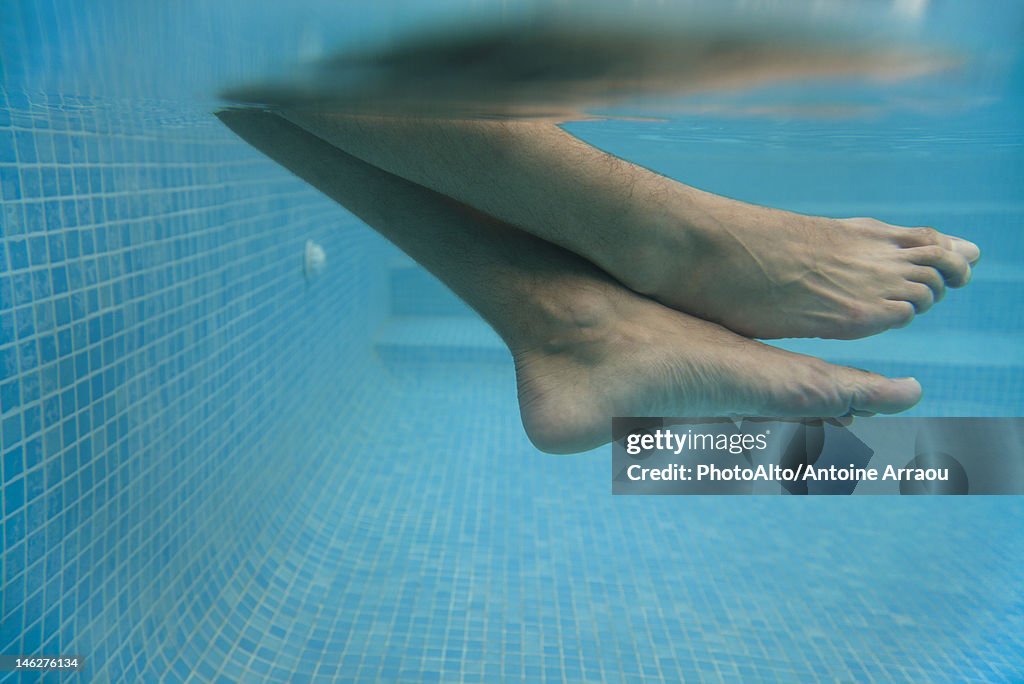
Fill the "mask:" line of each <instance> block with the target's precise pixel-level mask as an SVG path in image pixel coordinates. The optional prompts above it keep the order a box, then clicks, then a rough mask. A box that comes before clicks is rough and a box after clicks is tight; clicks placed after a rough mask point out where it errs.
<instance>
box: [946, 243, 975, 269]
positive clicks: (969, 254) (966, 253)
mask: <svg viewBox="0 0 1024 684" xmlns="http://www.w3.org/2000/svg"><path fill="white" fill-rule="evenodd" d="M951 239H952V241H953V251H954V252H956V253H957V254H960V255H961V256H962V257H963V258H964V259H967V263H969V264H970V265H971V266H973V265H974V264H976V263H978V260H979V259H981V248H979V247H978V245H976V244H974V243H973V242H971V241H970V240H964V239H963V238H958V237H954V238H951Z"/></svg>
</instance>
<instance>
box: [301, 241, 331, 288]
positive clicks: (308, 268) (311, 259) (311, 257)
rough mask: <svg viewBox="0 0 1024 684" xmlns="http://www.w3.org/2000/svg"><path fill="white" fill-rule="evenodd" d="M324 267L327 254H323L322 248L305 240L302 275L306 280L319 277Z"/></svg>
mask: <svg viewBox="0 0 1024 684" xmlns="http://www.w3.org/2000/svg"><path fill="white" fill-rule="evenodd" d="M326 265H327V254H326V253H325V252H324V248H323V247H321V246H320V245H318V244H317V243H315V242H313V241H312V240H306V251H305V253H304V254H303V259H302V273H303V274H304V275H305V276H306V279H307V280H308V279H310V278H312V277H313V276H316V275H319V274H320V272H321V271H323V270H324V266H326Z"/></svg>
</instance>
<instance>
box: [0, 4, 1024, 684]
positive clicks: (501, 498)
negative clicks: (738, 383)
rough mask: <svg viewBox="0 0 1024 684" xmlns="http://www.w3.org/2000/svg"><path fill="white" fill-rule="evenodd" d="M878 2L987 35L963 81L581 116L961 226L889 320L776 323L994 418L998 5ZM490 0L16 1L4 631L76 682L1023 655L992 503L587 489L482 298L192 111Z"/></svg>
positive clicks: (908, 665) (1, 134)
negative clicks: (63, 662) (862, 111)
mask: <svg viewBox="0 0 1024 684" xmlns="http://www.w3.org/2000/svg"><path fill="white" fill-rule="evenodd" d="M769 4H770V3H766V5H769ZM825 4H827V3H825ZM897 4H899V5H901V6H904V7H906V6H921V7H924V10H925V14H924V17H923V18H922V19H920V21H921V22H923V23H921V24H919V26H920V27H921V28H920V29H919V30H922V31H924V30H928V31H933V32H935V33H936V35H940V36H941V35H944V32H949V31H951V29H952V28H956V29H958V34H959V35H961V39H962V40H963V41H964V44H965V45H967V46H969V47H972V48H975V49H976V50H977V55H978V56H979V58H980V59H983V60H984V63H985V64H986V65H987V66H986V69H984V70H983V71H981V72H971V73H972V74H973V76H974V78H965V79H963V82H960V84H959V85H960V86H961V89H960V90H958V91H957V97H956V98H950V99H943V98H939V99H938V100H935V99H934V98H932V97H931V96H933V95H934V93H933V92H929V91H927V89H921V90H913V89H911V90H909V91H905V92H904V94H905V95H906V96H907V97H906V98H905V99H906V100H908V101H910V103H909V104H908V103H907V102H903V103H902V104H900V103H897V105H899V106H896V107H894V108H893V109H892V110H889V109H886V110H885V111H883V112H882V113H881V114H879V115H878V116H873V117H866V118H865V117H857V118H853V119H842V118H840V119H822V118H818V117H800V116H794V117H779V116H768V117H755V118H751V117H749V116H739V115H738V114H737V112H724V113H723V112H721V111H717V112H711V113H708V112H699V111H693V112H689V113H683V114H679V115H675V116H672V117H669V118H668V119H665V120H659V121H635V120H623V119H619V120H609V121H591V122H584V123H576V124H571V125H570V130H572V131H573V132H574V133H576V134H578V135H579V136H581V137H583V138H584V139H586V140H588V141H590V142H593V143H594V144H596V145H598V146H599V147H601V148H602V149H606V150H608V151H610V152H614V153H616V154H620V155H622V156H624V157H627V158H629V159H631V160H633V161H636V162H639V163H641V164H644V165H646V166H649V167H651V168H653V169H655V170H658V171H660V172H662V173H665V174H668V175H671V176H673V177H676V178H679V179H681V180H685V181H686V182H688V183H691V184H693V185H696V186H698V187H702V188H705V189H708V190H713V191H715V192H718V193H721V194H725V195H730V196H735V197H739V198H742V199H745V200H749V201H753V202H759V203H764V204H769V205H773V206H782V207H786V208H790V209H796V210H799V211H805V212H813V213H823V214H833V215H843V216H857V215H870V216H876V217H878V218H881V219H883V220H887V221H891V222H893V223H901V224H907V225H917V224H921V225H934V226H935V227H937V228H939V229H943V230H949V231H951V232H956V233H957V234H960V235H963V236H964V237H967V238H969V239H972V240H974V241H976V242H978V243H979V244H980V245H981V246H982V249H983V250H984V253H985V256H984V261H983V262H982V264H981V265H980V266H979V267H978V269H977V272H976V276H975V280H974V282H972V284H971V285H970V287H968V288H966V289H964V290H962V291H954V292H951V293H950V294H949V295H948V296H947V300H946V301H944V302H943V303H942V304H941V305H940V306H938V307H936V309H935V310H934V311H932V312H931V313H929V314H928V315H926V316H924V317H922V318H921V319H920V320H918V321H915V323H914V325H912V326H911V327H909V328H907V329H904V330H898V331H891V332H889V333H886V334H884V335H882V336H879V337H876V338H871V339H868V340H863V341H857V342H836V343H833V342H823V341H799V342H797V341H793V342H789V341H787V342H784V343H783V344H784V345H788V346H791V347H792V348H794V349H800V350H807V351H810V352H813V353H816V354H820V355H822V356H825V357H826V358H828V359H829V360H835V361H840V362H843V363H849V364H854V365H858V366H862V367H867V368H871V369H873V370H877V371H880V372H884V373H890V374H893V375H905V374H913V375H915V376H916V377H918V378H919V379H920V380H921V382H922V384H923V385H924V387H925V392H926V398H925V400H924V401H923V402H922V403H921V404H920V405H919V406H918V407H916V408H915V409H914V411H915V412H916V413H917V414H919V415H939V416H947V415H970V416H1016V415H1020V413H1021V408H1022V405H1024V393H1022V387H1024V383H1022V371H1024V354H1022V351H1024V349H1022V343H1021V339H1022V335H1021V332H1022V330H1024V320H1022V315H1024V314H1022V308H1021V306H1020V298H1021V295H1022V294H1024V273H1022V271H1021V268H1020V263H1021V259H1022V258H1024V239H1022V233H1021V230H1020V225H1021V219H1022V217H1024V202H1022V197H1021V191H1020V188H1021V187H1024V183H1022V181H1024V164H1022V160H1024V154H1022V142H1024V141H1022V134H1021V130H1020V125H1019V121H1020V118H1021V112H1022V109H1024V106H1022V105H1024V101H1022V93H1024V90H1022V89H1021V81H1020V75H1021V64H1022V62H1021V59H1020V52H1019V48H1018V47H1017V42H1019V41H1016V36H1017V34H1016V33H1015V31H1017V29H1016V26H1019V24H1020V19H1021V8H1019V7H1016V6H1010V5H1005V6H1000V8H999V10H998V11H996V10H993V11H992V12H990V13H987V14H985V15H981V14H977V13H971V11H970V9H969V8H968V7H966V3H964V4H963V6H960V7H946V6H939V5H935V6H933V7H928V6H927V5H928V3H897ZM503 5H504V3H497V2H495V3H464V2H461V1H455V0H452V1H451V2H447V3H442V4H433V3H432V4H429V6H428V4H427V3H415V2H389V3H383V4H380V5H374V7H372V8H371V7H369V6H359V7H355V6H346V7H333V6H329V5H327V4H326V3H325V4H324V5H323V6H321V4H320V3H313V2H309V3H303V5H302V7H301V8H300V9H298V10H296V9H295V8H294V7H289V8H287V9H286V8H283V7H282V8H281V9H272V8H260V9H259V10H258V11H254V10H252V8H251V7H248V6H247V4H246V3H240V2H219V3H216V6H209V5H208V4H204V3H199V2H186V3H176V4H173V5H166V6H164V5H161V6H142V5H138V6H126V5H125V4H123V3H108V4H107V5H106V6H105V7H87V6H85V5H82V4H80V3H73V2H68V1H66V0H52V1H51V2H46V3H32V2H14V3H10V4H9V11H8V8H5V12H4V17H3V19H0V31H2V33H0V69H2V88H0V232H2V235H3V239H2V241H0V410H2V430H0V440H2V443H0V454H2V462H0V468H2V470H0V473H2V482H3V488H2V499H0V516H2V520H0V522H2V524H0V529H2V534H3V557H2V558H3V566H2V575H0V576H2V581H3V583H2V599H0V609H2V615H0V653H2V654H16V653H20V654H46V655H57V654H79V655H82V656H84V657H85V660H86V666H85V668H86V677H87V679H88V680H90V681H153V680H158V679H161V678H163V679H166V680H168V681H186V680H188V681H289V682H294V681H315V680H323V681H333V680H360V681H456V680H458V681H492V680H495V679H502V680H511V681H517V680H524V681H540V680H543V681H581V680H587V681H598V680H610V681H680V680H685V681H737V682H751V681H782V682H790V681H817V680H819V679H822V678H826V679H829V680H834V681H892V680H900V681H902V680H906V681H915V682H918V681H956V682H959V681H1015V680H1019V679H1020V678H1021V676H1022V673H1024V641H1022V637H1021V634H1024V624H1022V623H1024V620H1022V615H1024V599H1022V593H1021V585H1020V578H1019V570H1014V568H1019V567H1020V566H1021V565H1022V562H1024V546H1022V544H1021V531H1020V525H1019V522H1018V521H1019V519H1020V516H1021V514H1022V512H1024V511H1022V506H1021V504H1020V502H1019V500H1017V499H1010V498H1002V499H995V498H971V499H967V498H959V499H956V500H943V499H937V498H924V499H917V500H898V499H893V498H871V499H867V500H859V501H856V502H854V501H849V502H844V501H833V500H829V499H826V498H810V499H809V500H795V499H778V498H755V497H739V498H735V499H731V498H730V499H724V498H705V497H701V498H697V497H612V496H611V495H610V487H609V481H608V472H607V471H608V468H607V464H608V455H609V454H608V450H607V449H599V450H596V451H594V452H591V453H588V454H585V455H580V456H573V457H553V456H548V455H544V454H541V453H539V452H537V451H536V450H535V449H534V448H533V447H532V446H531V445H530V444H529V442H528V441H527V439H526V437H525V436H524V435H523V433H522V428H521V425H520V422H519V417H518V409H517V406H516V401H515V382H514V378H513V377H512V373H511V359H510V358H509V357H508V354H507V352H506V351H505V350H504V348H503V347H502V346H501V345H500V343H499V342H498V340H497V338H496V337H495V336H494V334H493V333H491V332H490V331H489V329H487V328H486V326H485V325H484V324H483V323H482V322H480V321H479V320H478V319H477V318H476V317H475V315H473V314H472V313H471V312H470V311H469V310H468V309H467V308H466V307H465V306H464V305H463V304H461V303H460V302H459V301H458V300H456V299H455V298H454V297H453V296H452V295H450V294H448V293H447V292H446V291H444V289H443V288H442V287H441V286H440V285H439V284H438V283H437V282H436V281H435V280H433V279H432V277H430V276H429V275H427V274H426V273H425V272H424V271H423V270H421V269H420V268H419V267H418V266H416V265H415V264H414V263H412V262H411V261H409V260H408V259H407V258H406V257H404V256H403V255H401V254H400V253H399V252H398V251H397V250H395V249H394V248H393V247H391V246H390V245H388V244H387V243H386V242H385V241H384V240H383V239H381V238H379V237H378V236H376V235H375V234H374V233H372V232H371V231H370V230H369V229H367V228H366V227H365V226H363V225H362V224H360V223H359V222H358V221H356V220H355V219H354V218H352V217H351V216H350V215H348V214H347V213H346V212H344V211H343V210H341V209H339V208H338V207H337V206H336V205H334V204H333V203H331V202H330V201H328V200H326V199H325V198H323V197H322V196H320V195H318V194H317V193H316V192H315V191H313V190H311V189H310V188H308V187H307V186H306V185H304V184H303V183H302V182H300V181H298V180H297V179H295V178H293V177H291V176H289V175H288V174H287V173H286V172H284V171H282V170H281V169H279V168H278V167H277V166H275V165H274V164H273V163H271V162H269V161H267V160H266V159H265V158H263V157H261V156H260V155H259V154H258V153H256V152H255V151H253V150H252V149H250V148H249V147H247V146H246V145H244V144H243V143H241V142H240V141H239V140H237V139H236V138H235V137H234V136H233V135H232V134H231V133H230V132H229V131H227V130H226V129H225V128H224V127H223V126H221V125H220V124H219V122H217V121H216V119H214V118H213V117H212V116H211V114H210V113H211V112H212V111H213V109H214V108H215V107H216V106H217V104H218V103H217V101H216V99H215V98H214V94H215V93H216V92H217V91H218V90H219V89H220V88H222V87H223V86H224V85H225V84H230V83H236V82H241V81H244V80H246V79H252V78H256V77H259V76H261V75H262V74H264V73H266V72H268V71H271V70H273V69H277V68H279V67H280V66H281V64H283V63H285V62H287V61H288V60H294V59H295V58H296V57H315V56H317V55H320V54H323V52H324V51H325V50H329V49H331V48H332V47H336V46H338V45H352V44H356V45H358V44H362V43H363V42H365V41H370V40H372V39H380V38H381V37H382V36H388V35H392V34H398V33H401V32H403V31H407V30H409V28H410V27H416V26H418V25H420V24H422V23H425V22H432V21H438V20H440V19H442V18H450V17H451V16H460V17H462V18H463V19H466V18H472V17H475V16H480V17H483V16H491V15H492V14H495V13H498V12H500V11H501V10H502V9H503ZM504 10H505V11H508V8H504ZM1015 41H1016V42H1015ZM979 46H983V47H979ZM979 74H980V75H981V76H984V78H978V77H977V76H978V75H979ZM869 95H870V93H869ZM911 96H913V97H911ZM951 100H952V101H951ZM922 103H924V104H922ZM936 103H937V104H941V105H942V107H941V108H939V109H938V111H936V106H931V105H936ZM887 104H891V103H887ZM925 105H929V106H925ZM307 240H313V241H314V242H316V243H318V244H320V245H322V246H323V248H324V250H325V253H326V254H327V260H328V261H327V268H326V269H325V271H324V272H323V274H321V275H320V276H319V277H317V278H314V279H311V280H309V281H308V282H307V281H306V280H305V279H304V278H303V275H302V254H303V250H304V246H305V244H306V241H307ZM17 676H18V675H8V678H7V679H3V681H8V680H11V681H14V680H15V678H16V677H17Z"/></svg>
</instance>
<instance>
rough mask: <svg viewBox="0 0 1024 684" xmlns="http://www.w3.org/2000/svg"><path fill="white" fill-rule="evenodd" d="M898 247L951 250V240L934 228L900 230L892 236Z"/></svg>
mask: <svg viewBox="0 0 1024 684" xmlns="http://www.w3.org/2000/svg"><path fill="white" fill-rule="evenodd" d="M893 237H894V239H895V240H896V244H898V245H899V246H900V247H931V246H935V247H941V248H942V249H949V250H952V249H953V239H952V238H950V237H949V236H948V235H946V234H944V233H940V232H939V231H937V230H935V229H934V228H900V229H898V230H897V231H896V233H895V234H894V235H893Z"/></svg>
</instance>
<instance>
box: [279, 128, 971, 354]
mask: <svg viewBox="0 0 1024 684" xmlns="http://www.w3.org/2000/svg"><path fill="white" fill-rule="evenodd" d="M284 116H285V117H287V118H288V119H289V120H290V121H292V122H293V123H296V124H298V125H300V126H301V127H303V128H305V129H307V130H309V131H311V132H312V133H314V134H316V135H317V136H319V137H321V138H323V139H324V140H326V141H327V142H329V143H331V144H332V145H334V146H336V147H338V148H340V149H343V150H345V151H346V152H348V153H350V154H352V155H354V156H356V157H359V158H360V159H362V160H364V161H366V162H368V163H370V164H372V165H374V166H377V167H379V168H381V169H383V170H385V171H388V172H390V173H393V174H395V175H398V176H401V177H403V178H407V179H409V180H411V181H413V182H415V183H418V184H420V185H423V186H425V187H427V188H430V189H432V190H435V191H437V192H439V193H441V194H444V195H447V196H449V197H452V198H454V199H456V200H458V201H460V202H462V203H464V204H467V205H469V206H472V207H474V208H476V209H478V210H480V211H482V212H484V213H486V214H488V215H490V216H494V217H496V218H498V219H500V220H502V221H505V222H507V223H509V224H511V225H513V226H516V227H518V228H520V229H522V230H524V231H526V232H529V233H531V234H533V235H536V236H538V237H540V238H542V239H544V240H546V241H548V242H553V243H555V244H558V245H561V246H562V247H565V248H566V249H569V250H570V251H572V252H575V253H576V254H579V255H580V256H583V257H584V258H586V259H588V260H589V261H591V262H592V263H594V264H596V265H598V266H600V267H601V268H602V269H604V270H605V271H607V272H608V273H609V274H611V275H612V276H614V277H615V278H616V279H618V280H619V281H620V282H622V283H623V284H625V285H626V286H628V287H630V288H632V289H633V290H634V291H636V292H640V293H643V294H646V295H648V296H650V297H652V298H653V299H656V300H658V301H660V302H662V303H663V304H665V305H667V306H670V307H672V308H675V309H678V310H680V311H685V312H687V313H690V314H693V315H695V316H698V317H700V318H704V319H706V320H710V321H714V322H716V323H720V324H722V325H724V326H725V327H727V328H730V329H732V330H733V331H735V332H738V333H741V334H743V335H747V336H750V337H763V338H775V337H830V338H856V337H864V336H867V335H872V334H875V333H878V332H881V331H883V330H886V329H888V328H893V327H899V326H902V325H906V324H907V323H909V322H910V320H911V319H912V318H913V317H914V315H915V313H921V312H924V311H926V310H927V309H928V308H930V307H931V305H932V304H933V303H934V302H935V301H937V300H938V299H940V298H941V297H942V295H943V294H944V291H945V288H946V287H947V286H949V287H960V286H962V285H965V284H966V283H967V281H968V279H969V278H970V271H971V268H970V264H971V263H973V262H975V261H976V260H977V259H978V255H979V252H978V248H977V247H976V246H975V245H973V244H972V243H970V242H967V241H964V240H960V239H957V238H953V237H950V236H947V235H943V234H941V233H937V232H935V231H933V230H930V229H927V228H903V227H899V226H892V225H888V224H885V223H882V222H881V221H876V220H873V219H831V218H822V217H815V216H804V215H801V214H794V213H791V212H786V211H780V210H776V209H769V208H766V207H759V206H755V205H751V204H746V203H744V202H739V201H735V200H731V199H728V198H725V197H721V196H718V195H713V194H710V193H707V192H703V191H700V190H697V189H695V188H691V187H688V186H686V185H683V184H682V183H678V182H676V181H673V180H671V179H669V178H666V177H665V176H661V175H658V174H656V173H653V172H651V171H648V170H647V169H644V168H642V167H639V166H636V165H635V164H630V163H629V162H626V161H623V160H621V159H618V158H616V157H614V156H612V155H609V154H606V153H604V152H601V151H600V150H598V149H596V148H594V147H592V146H590V145H587V144H586V143H584V142H583V141H581V140H579V139H577V138H575V137H573V136H572V135H570V134H568V133H566V132H565V131H563V130H561V129H560V128H559V127H558V126H556V125H554V124H553V123H550V122H542V121H523V120H520V121H449V120H441V119H416V120H413V119H398V118H384V117H341V116H337V115H333V114H325V113H316V112H307V111H287V112H285V113H284Z"/></svg>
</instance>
